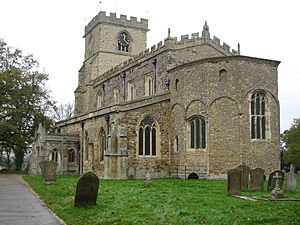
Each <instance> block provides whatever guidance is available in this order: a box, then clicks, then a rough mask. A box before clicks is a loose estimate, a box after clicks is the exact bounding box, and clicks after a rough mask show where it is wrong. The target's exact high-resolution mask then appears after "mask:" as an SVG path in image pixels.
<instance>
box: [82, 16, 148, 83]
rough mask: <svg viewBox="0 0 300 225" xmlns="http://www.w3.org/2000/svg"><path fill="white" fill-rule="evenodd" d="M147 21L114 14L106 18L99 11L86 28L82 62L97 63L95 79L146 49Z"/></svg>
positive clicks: (93, 75)
mask: <svg viewBox="0 0 300 225" xmlns="http://www.w3.org/2000/svg"><path fill="white" fill-rule="evenodd" d="M147 31H148V20H146V19H141V21H140V22H139V21H137V18H136V17H130V19H129V20H128V19H127V17H126V16H125V15H121V16H120V18H117V17H116V14H115V13H110V15H109V16H106V13H105V12H100V13H99V14H98V15H97V16H96V17H94V18H93V19H92V20H91V21H90V22H89V24H88V25H87V26H86V27H85V33H84V36H83V37H84V38H85V57H84V61H89V60H90V59H92V60H93V61H94V60H96V61H97V64H98V69H97V73H93V74H91V79H94V78H96V77H98V76H100V75H101V74H103V73H104V72H106V71H107V70H109V69H111V68H112V67H114V66H116V65H118V64H120V63H121V62H123V61H125V60H127V59H128V58H130V57H132V56H135V55H138V54H139V53H141V52H142V51H144V50H145V49H146V47H147V43H146V42H147V36H146V33H147Z"/></svg>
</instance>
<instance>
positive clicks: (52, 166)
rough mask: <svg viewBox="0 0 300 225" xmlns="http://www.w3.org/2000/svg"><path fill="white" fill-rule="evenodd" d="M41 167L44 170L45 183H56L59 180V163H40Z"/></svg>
mask: <svg viewBox="0 0 300 225" xmlns="http://www.w3.org/2000/svg"><path fill="white" fill-rule="evenodd" d="M40 167H41V170H42V175H43V177H44V181H45V182H46V183H55V182H56V179H57V176H56V168H57V162H54V161H42V162H40Z"/></svg>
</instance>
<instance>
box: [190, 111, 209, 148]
mask: <svg viewBox="0 0 300 225" xmlns="http://www.w3.org/2000/svg"><path fill="white" fill-rule="evenodd" d="M189 128H190V148H206V122H205V120H204V118H202V117H200V116H197V117H193V118H192V119H191V120H190V121H189Z"/></svg>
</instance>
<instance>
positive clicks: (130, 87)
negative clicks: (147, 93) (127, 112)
mask: <svg viewBox="0 0 300 225" xmlns="http://www.w3.org/2000/svg"><path fill="white" fill-rule="evenodd" d="M127 87H128V96H127V100H129V101H130V100H133V99H135V86H134V84H133V83H132V82H128V85H127Z"/></svg>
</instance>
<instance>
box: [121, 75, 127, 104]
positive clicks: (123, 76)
mask: <svg viewBox="0 0 300 225" xmlns="http://www.w3.org/2000/svg"><path fill="white" fill-rule="evenodd" d="M121 77H122V79H123V99H124V102H125V79H126V73H125V72H123V73H122V75H121Z"/></svg>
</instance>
